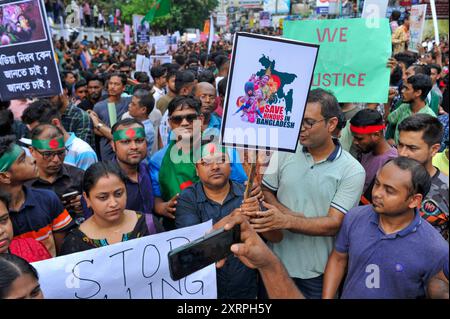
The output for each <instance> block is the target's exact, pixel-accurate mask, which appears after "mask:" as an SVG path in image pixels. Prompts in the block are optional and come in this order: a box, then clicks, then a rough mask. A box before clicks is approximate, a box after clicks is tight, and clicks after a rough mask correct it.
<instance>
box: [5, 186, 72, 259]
mask: <svg viewBox="0 0 450 319" xmlns="http://www.w3.org/2000/svg"><path fill="white" fill-rule="evenodd" d="M24 192H25V203H24V204H23V205H22V207H21V208H20V210H19V211H17V212H15V211H10V212H9V214H10V216H11V220H12V224H13V229H14V238H33V239H36V240H37V241H40V242H41V243H42V244H44V246H45V248H47V250H48V251H49V253H50V254H51V255H52V256H53V257H54V256H56V246H55V240H54V238H53V233H58V232H64V231H66V230H68V229H70V228H71V227H72V226H73V225H74V222H73V220H72V218H71V217H70V215H69V213H68V212H67V210H66V209H65V208H64V207H63V206H62V204H61V202H60V200H59V198H58V196H56V194H55V193H54V192H52V191H49V190H46V189H35V188H31V187H26V186H24Z"/></svg>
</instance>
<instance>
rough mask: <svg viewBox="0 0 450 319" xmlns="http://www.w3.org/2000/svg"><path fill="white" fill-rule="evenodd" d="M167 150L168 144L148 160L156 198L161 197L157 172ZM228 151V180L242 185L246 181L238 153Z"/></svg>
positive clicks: (233, 150) (232, 150)
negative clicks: (229, 170)
mask: <svg viewBox="0 0 450 319" xmlns="http://www.w3.org/2000/svg"><path fill="white" fill-rule="evenodd" d="M168 149H169V144H168V145H166V146H164V147H163V148H162V149H160V150H159V151H158V152H156V153H155V154H154V155H153V156H152V158H151V159H150V162H149V164H150V176H151V179H152V186H153V195H154V196H156V197H162V195H161V188H160V186H159V170H160V169H161V164H162V161H163V158H164V155H166V152H167V150H168ZM227 150H228V156H229V157H230V162H231V163H230V165H231V174H230V179H231V180H232V181H235V182H237V183H240V184H244V182H245V181H246V180H247V174H245V171H244V167H243V166H242V164H241V161H240V158H239V153H238V152H237V151H236V149H234V148H233V149H230V148H227Z"/></svg>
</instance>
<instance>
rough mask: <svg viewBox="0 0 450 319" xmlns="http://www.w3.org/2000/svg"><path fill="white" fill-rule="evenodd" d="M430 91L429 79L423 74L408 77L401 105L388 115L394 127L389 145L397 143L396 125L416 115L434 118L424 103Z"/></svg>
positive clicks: (433, 114)
mask: <svg viewBox="0 0 450 319" xmlns="http://www.w3.org/2000/svg"><path fill="white" fill-rule="evenodd" d="M430 90H431V79H430V77H429V76H426V75H424V74H417V75H413V76H410V77H409V78H408V79H407V80H406V82H404V83H403V89H402V97H403V104H401V105H400V106H399V107H398V108H397V109H396V110H395V111H394V112H392V113H390V114H389V115H388V118H387V119H388V121H389V123H390V124H391V125H395V126H396V128H395V134H394V140H390V141H389V142H390V143H389V144H391V145H393V144H394V143H395V144H397V143H398V134H399V131H398V125H400V123H401V122H402V121H403V120H404V119H406V118H407V117H409V116H411V115H413V114H416V113H424V114H430V115H432V116H436V114H435V113H434V112H433V110H431V109H430V107H429V106H428V105H427V103H426V102H425V100H426V98H427V95H428V92H430Z"/></svg>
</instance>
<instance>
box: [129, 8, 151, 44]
mask: <svg viewBox="0 0 450 319" xmlns="http://www.w3.org/2000/svg"><path fill="white" fill-rule="evenodd" d="M143 18H144V16H142V15H138V14H133V29H134V41H136V42H137V43H148V42H149V40H150V34H149V33H150V26H149V24H148V22H145V23H144V24H142V23H141V21H142V19H143Z"/></svg>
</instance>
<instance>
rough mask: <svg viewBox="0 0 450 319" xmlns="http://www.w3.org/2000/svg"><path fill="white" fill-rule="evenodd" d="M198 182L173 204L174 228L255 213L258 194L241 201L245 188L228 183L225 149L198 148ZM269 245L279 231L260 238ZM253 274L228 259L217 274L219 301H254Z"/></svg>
mask: <svg viewBox="0 0 450 319" xmlns="http://www.w3.org/2000/svg"><path fill="white" fill-rule="evenodd" d="M195 170H196V173H197V175H198V177H199V182H197V183H195V184H194V185H192V186H190V187H188V188H186V189H184V190H183V191H182V192H181V194H180V196H179V198H178V200H177V205H176V208H177V218H176V219H175V225H176V227H177V228H182V227H188V226H192V225H197V224H200V223H203V222H206V221H208V220H210V219H212V220H213V223H217V222H218V221H219V220H221V219H222V218H224V217H225V216H228V215H230V214H231V213H232V212H233V211H235V210H239V211H240V212H242V213H243V214H246V213H248V214H251V213H252V212H255V211H258V210H259V201H258V197H257V195H258V190H254V191H253V193H252V194H250V197H249V198H247V199H245V200H244V191H245V186H244V185H243V184H239V183H236V182H233V181H231V180H230V173H231V167H230V158H229V156H228V152H227V150H226V149H225V148H223V147H221V146H219V145H218V144H215V143H207V144H205V145H203V146H202V147H201V154H200V158H199V159H198V161H197V162H196V163H195ZM263 236H264V237H266V239H268V240H272V241H280V240H281V239H282V235H281V232H280V231H272V232H268V233H265V234H263ZM257 283H258V282H257V276H256V271H255V270H252V269H250V268H248V267H246V266H244V265H243V264H242V263H241V262H240V261H239V260H238V259H237V258H236V257H233V256H232V257H229V258H227V261H226V263H225V266H224V267H223V268H221V269H219V270H218V271H217V289H218V298H219V299H230V298H232V299H235V298H253V299H254V298H255V297H256V295H257V287H258V285H257Z"/></svg>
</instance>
